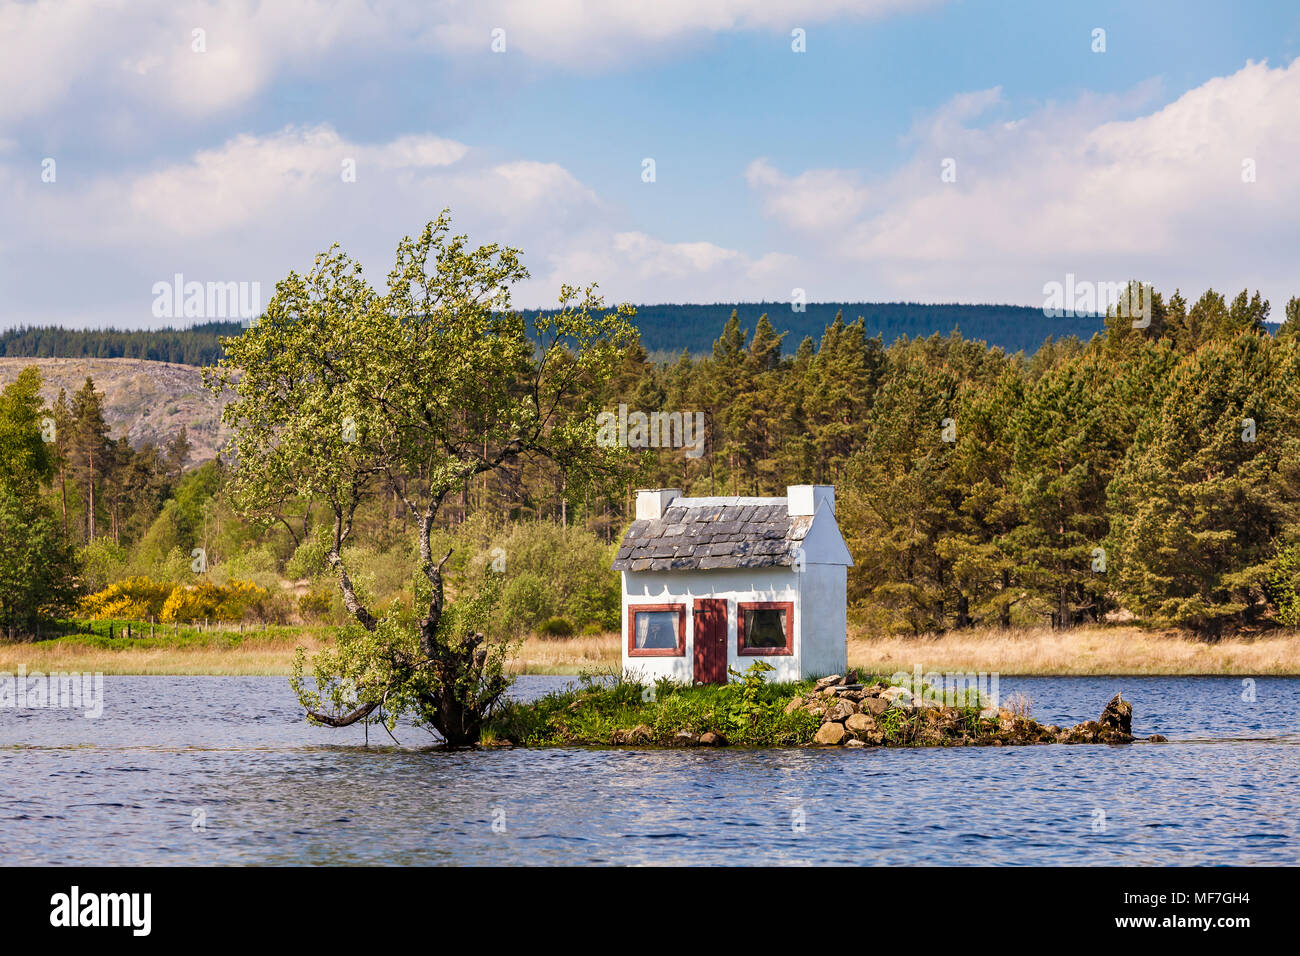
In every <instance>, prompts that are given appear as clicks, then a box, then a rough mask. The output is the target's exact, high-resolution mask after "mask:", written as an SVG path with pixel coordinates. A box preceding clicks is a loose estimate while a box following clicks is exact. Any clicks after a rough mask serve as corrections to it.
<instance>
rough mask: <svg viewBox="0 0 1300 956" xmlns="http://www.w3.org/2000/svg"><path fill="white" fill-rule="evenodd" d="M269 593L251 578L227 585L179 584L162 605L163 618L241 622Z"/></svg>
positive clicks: (207, 583)
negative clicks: (250, 608)
mask: <svg viewBox="0 0 1300 956" xmlns="http://www.w3.org/2000/svg"><path fill="white" fill-rule="evenodd" d="M268 595H269V592H268V591H267V590H266V588H260V587H258V586H257V585H256V584H253V583H252V582H251V581H231V582H229V583H228V584H212V583H211V582H209V581H204V582H202V583H200V584H178V585H176V587H175V588H174V589H173V590H172V592H171V594H170V595H169V596H168V598H167V600H166V602H165V603H164V604H163V607H162V613H161V615H160V617H161V619H162V620H164V621H202V620H208V621H238V620H241V619H242V618H243V616H244V612H245V611H246V610H247V609H248V608H249V607H251V606H252V605H254V604H257V603H258V602H259V601H263V600H265V599H266V598H267V597H268Z"/></svg>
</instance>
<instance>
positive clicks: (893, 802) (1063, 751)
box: [0, 677, 1300, 865]
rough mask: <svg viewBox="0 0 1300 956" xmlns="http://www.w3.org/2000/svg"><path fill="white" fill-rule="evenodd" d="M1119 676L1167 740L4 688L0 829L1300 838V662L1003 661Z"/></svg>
mask: <svg viewBox="0 0 1300 956" xmlns="http://www.w3.org/2000/svg"><path fill="white" fill-rule="evenodd" d="M569 680H570V679H569V678H562V677H524V678H521V679H520V680H519V682H518V683H517V684H516V687H515V693H516V694H518V695H519V696H521V697H531V696H534V695H538V694H541V693H544V692H546V691H547V690H550V689H552V688H555V687H558V686H561V685H563V684H565V683H567V682H568V681H569ZM1117 690H1122V691H1123V692H1124V696H1125V698H1126V699H1128V700H1131V701H1132V702H1133V709H1134V721H1133V729H1134V732H1135V733H1138V734H1143V735H1145V734H1151V733H1157V732H1158V733H1161V734H1164V735H1165V736H1167V737H1169V738H1170V742H1169V743H1167V744H1146V743H1142V744H1135V745H1132V746H1127V747H1106V746H1032V747H996V748H995V747H989V748H983V747H981V748H969V747H968V748H954V749H927V750H882V749H866V750H812V749H792V750H768V751H754V750H750V751H747V750H740V749H702V750H688V751H653V752H638V751H626V750H623V751H620V750H613V749H610V750H595V749H593V750H584V749H566V750H531V751H530V750H522V749H520V750H493V751H487V752H471V753H444V752H440V751H438V750H436V749H429V744H430V743H431V742H432V739H431V738H430V737H429V736H428V735H427V733H425V732H423V731H415V730H413V729H411V728H405V729H399V731H398V738H399V739H400V740H401V742H402V746H400V747H396V746H394V745H393V743H392V741H390V740H389V739H388V737H387V736H386V735H385V734H384V733H383V731H382V730H378V731H375V730H373V729H372V731H371V734H370V744H369V746H368V747H367V746H366V745H365V741H364V734H363V731H362V729H361V728H359V727H352V728H347V729H344V730H329V729H325V728H312V727H309V726H307V725H306V724H305V723H304V721H303V719H302V711H301V709H300V708H299V707H298V705H297V702H296V701H295V700H294V697H293V695H292V694H291V693H290V691H289V688H288V684H287V681H286V680H285V679H284V678H261V677H258V678H227V677H106V678H105V679H104V694H105V706H104V712H103V715H102V716H101V717H99V718H98V719H87V718H85V717H84V716H81V715H80V714H78V713H76V712H73V711H68V710H32V709H28V710H17V709H13V708H2V707H0V845H2V846H3V847H4V848H5V856H4V862H5V863H35V864H45V863H75V864H92V865H93V864H114V865H117V864H153V863H179V864H212V863H216V864H234V863H267V864H318V863H358V864H360V863H380V864H382V863H431V864H439V863H456V864H508V863H529V864H585V863H597V864H608V863H618V864H795V863H799V864H803V863H869V864H912V863H922V864H1067V863H1068V864H1150V863H1167V864H1236V865H1242V864H1258V863H1274V864H1283V863H1286V864H1295V863H1297V862H1300V848H1298V847H1297V826H1298V824H1297V821H1300V786H1297V785H1296V780H1297V777H1300V733H1297V730H1298V723H1300V718H1298V715H1300V679H1296V678H1260V679H1258V680H1257V681H1256V682H1255V686H1254V700H1253V701H1250V700H1246V699H1244V698H1245V697H1249V696H1250V695H1249V694H1248V693H1245V691H1244V688H1243V684H1242V681H1241V679H1239V678H1164V677H1161V678H1018V679H1016V678H1003V680H1002V682H1001V692H1002V695H1003V699H1004V700H1005V698H1006V695H1007V694H1010V693H1013V692H1015V691H1022V692H1024V693H1025V694H1027V695H1028V696H1029V697H1030V699H1031V700H1032V702H1033V715H1034V716H1035V717H1037V718H1038V719H1040V720H1043V721H1044V722H1047V723H1059V724H1070V723H1076V722H1078V721H1081V720H1085V719H1089V718H1093V717H1096V716H1097V714H1098V713H1100V711H1101V709H1102V707H1103V706H1104V705H1105V703H1106V701H1107V700H1109V699H1110V697H1111V696H1112V695H1113V694H1114V693H1115V692H1116V691H1117ZM200 824H202V825H201V826H200Z"/></svg>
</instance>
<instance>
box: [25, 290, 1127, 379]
mask: <svg viewBox="0 0 1300 956" xmlns="http://www.w3.org/2000/svg"><path fill="white" fill-rule="evenodd" d="M732 309H735V310H736V311H737V312H738V314H739V316H740V321H741V324H742V325H743V326H745V328H747V329H751V330H752V329H753V328H754V324H755V323H756V322H757V321H758V317H759V316H760V315H762V314H764V313H767V317H768V319H769V320H770V321H771V323H772V325H773V327H775V328H776V330H777V331H778V332H788V333H789V334H788V335H787V336H786V338H785V343H784V345H785V349H786V351H787V352H791V353H792V352H794V350H795V349H797V348H798V347H799V342H800V341H801V340H802V339H803V337H804V336H805V335H808V336H812V338H813V340H814V341H816V340H817V339H819V338H821V335H822V332H823V331H825V329H826V326H828V325H830V324H831V322H832V321H834V319H835V314H836V313H837V312H843V313H844V319H845V321H846V322H852V321H853V320H854V319H856V318H857V317H858V316H862V317H863V318H864V319H865V320H866V326H867V332H868V334H870V335H875V334H877V333H879V334H880V336H881V337H882V338H883V339H884V342H885V344H886V345H888V344H889V343H890V342H892V341H894V340H895V339H896V338H898V337H899V336H902V335H906V336H908V337H909V338H917V337H928V336H930V335H933V334H934V333H936V332H938V333H939V334H940V335H947V334H948V333H949V332H951V331H952V330H953V329H958V330H960V331H961V334H962V335H963V336H964V337H966V338H968V339H980V340H983V341H985V342H987V343H988V344H989V345H994V346H1000V347H1002V348H1003V349H1005V350H1006V351H1008V352H1019V351H1023V352H1025V353H1026V354H1031V353H1033V352H1035V351H1037V350H1038V348H1039V346H1041V345H1042V344H1043V341H1044V340H1045V339H1047V338H1048V337H1049V336H1050V337H1052V338H1058V339H1059V338H1064V337H1066V336H1069V335H1074V336H1077V337H1079V338H1080V339H1084V340H1085V341H1086V340H1087V339H1089V338H1091V337H1092V335H1093V334H1094V333H1095V332H1100V331H1101V330H1102V328H1103V322H1102V319H1101V317H1100V316H1098V317H1096V318H1073V319H1066V318H1062V319H1049V318H1047V317H1046V316H1045V315H1043V311H1042V309H1035V308H1031V307H1029V306H1020V305H921V304H917V303H911V302H812V303H809V304H808V305H807V306H806V307H805V311H803V312H794V311H792V310H791V308H790V303H788V302H740V303H731V302H720V303H717V304H714V305H640V306H637V317H636V322H637V326H638V327H639V328H640V329H641V342H642V344H643V345H644V346H645V348H646V351H647V352H649V353H650V354H651V355H652V356H655V357H656V358H659V359H668V358H675V357H676V356H677V355H679V354H680V353H681V352H682V350H683V349H685V350H687V351H689V352H691V353H692V354H695V355H707V354H709V352H710V350H711V349H712V347H713V341H714V340H715V339H716V338H717V337H718V334H719V333H720V332H721V331H722V327H723V325H724V324H726V321H727V319H728V318H729V317H730V315H731V311H732ZM541 311H544V310H541ZM525 314H526V315H528V316H530V317H534V316H536V315H538V314H539V310H526V311H525ZM242 328H243V327H242V326H241V325H240V323H238V322H208V323H204V324H202V325H195V326H192V327H190V328H186V329H157V330H151V331H123V330H119V329H92V330H78V329H63V328H58V327H53V326H50V327H40V328H23V329H12V330H10V331H8V332H3V333H0V357H6V356H7V357H21V358H102V359H108V358H132V359H148V360H150V361H155V362H171V363H174V364H181V365H211V364H213V363H214V362H216V361H217V359H218V358H220V356H221V346H220V344H219V343H218V339H219V338H221V337H222V336H228V335H238V334H239V333H240V331H242Z"/></svg>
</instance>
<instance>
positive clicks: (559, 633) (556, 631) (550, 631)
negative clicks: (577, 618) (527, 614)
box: [537, 617, 573, 637]
mask: <svg viewBox="0 0 1300 956" xmlns="http://www.w3.org/2000/svg"><path fill="white" fill-rule="evenodd" d="M537 633H539V634H541V635H542V636H543V637H572V636H573V624H572V623H570V622H569V621H568V620H566V619H565V618H562V617H552V618H549V619H547V620H545V621H543V622H542V626H541V627H539V628H538V629H537Z"/></svg>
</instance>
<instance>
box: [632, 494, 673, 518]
mask: <svg viewBox="0 0 1300 956" xmlns="http://www.w3.org/2000/svg"><path fill="white" fill-rule="evenodd" d="M681 496H682V493H681V492H680V491H678V490H677V489H676V488H654V489H644V488H638V489H637V493H636V518H637V520H638V521H641V520H642V519H646V518H648V519H650V520H651V521H653V520H655V519H657V518H662V517H663V516H664V512H665V511H667V510H668V505H669V504H671V503H672V501H673V500H674V499H676V498H680V497H681Z"/></svg>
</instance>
